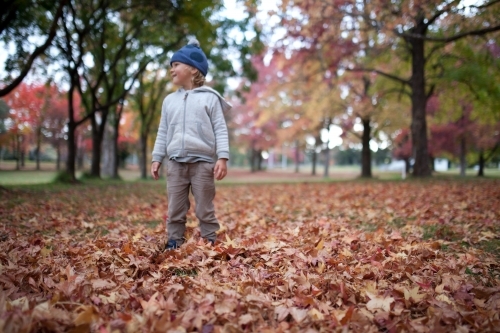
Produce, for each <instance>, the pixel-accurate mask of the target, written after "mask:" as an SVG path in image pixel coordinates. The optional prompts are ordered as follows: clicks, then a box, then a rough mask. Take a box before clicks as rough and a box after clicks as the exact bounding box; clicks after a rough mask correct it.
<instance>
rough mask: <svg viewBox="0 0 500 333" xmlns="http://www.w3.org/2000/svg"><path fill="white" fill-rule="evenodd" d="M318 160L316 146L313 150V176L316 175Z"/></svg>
mask: <svg viewBox="0 0 500 333" xmlns="http://www.w3.org/2000/svg"><path fill="white" fill-rule="evenodd" d="M317 162H318V153H316V147H314V149H313V151H312V172H311V174H312V175H313V176H316V163H317Z"/></svg>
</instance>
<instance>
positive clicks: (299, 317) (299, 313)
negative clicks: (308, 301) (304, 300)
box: [290, 307, 307, 323]
mask: <svg viewBox="0 0 500 333" xmlns="http://www.w3.org/2000/svg"><path fill="white" fill-rule="evenodd" d="M290 314H291V315H292V317H293V319H294V320H295V321H296V322H297V323H301V322H302V321H304V319H305V318H306V317H307V310H305V309H299V308H296V307H292V308H290Z"/></svg>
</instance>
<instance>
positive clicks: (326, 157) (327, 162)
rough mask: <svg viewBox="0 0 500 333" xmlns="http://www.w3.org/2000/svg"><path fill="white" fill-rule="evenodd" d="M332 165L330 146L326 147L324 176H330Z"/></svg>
mask: <svg viewBox="0 0 500 333" xmlns="http://www.w3.org/2000/svg"><path fill="white" fill-rule="evenodd" d="M329 166H330V148H328V146H327V147H326V149H325V172H324V174H323V177H325V178H328V168H329Z"/></svg>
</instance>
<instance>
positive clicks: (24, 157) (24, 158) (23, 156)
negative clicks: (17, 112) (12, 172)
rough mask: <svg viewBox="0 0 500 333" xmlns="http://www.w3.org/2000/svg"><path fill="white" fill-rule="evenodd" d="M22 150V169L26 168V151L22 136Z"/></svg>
mask: <svg viewBox="0 0 500 333" xmlns="http://www.w3.org/2000/svg"><path fill="white" fill-rule="evenodd" d="M19 148H20V149H21V150H20V155H21V156H20V158H21V168H24V167H25V166H26V163H25V162H26V152H25V150H24V137H23V136H21V146H20V147H19Z"/></svg>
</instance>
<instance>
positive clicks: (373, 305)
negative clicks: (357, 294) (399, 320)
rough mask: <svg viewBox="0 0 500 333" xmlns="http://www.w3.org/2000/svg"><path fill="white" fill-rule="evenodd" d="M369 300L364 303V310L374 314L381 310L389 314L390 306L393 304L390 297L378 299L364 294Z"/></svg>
mask: <svg viewBox="0 0 500 333" xmlns="http://www.w3.org/2000/svg"><path fill="white" fill-rule="evenodd" d="M366 294H367V295H368V297H370V300H369V301H368V303H366V308H367V309H368V310H370V311H371V312H375V311H377V310H383V311H385V312H389V311H390V310H391V304H392V303H393V302H394V298H392V297H380V296H377V295H374V294H372V293H370V292H369V291H367V292H366Z"/></svg>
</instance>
